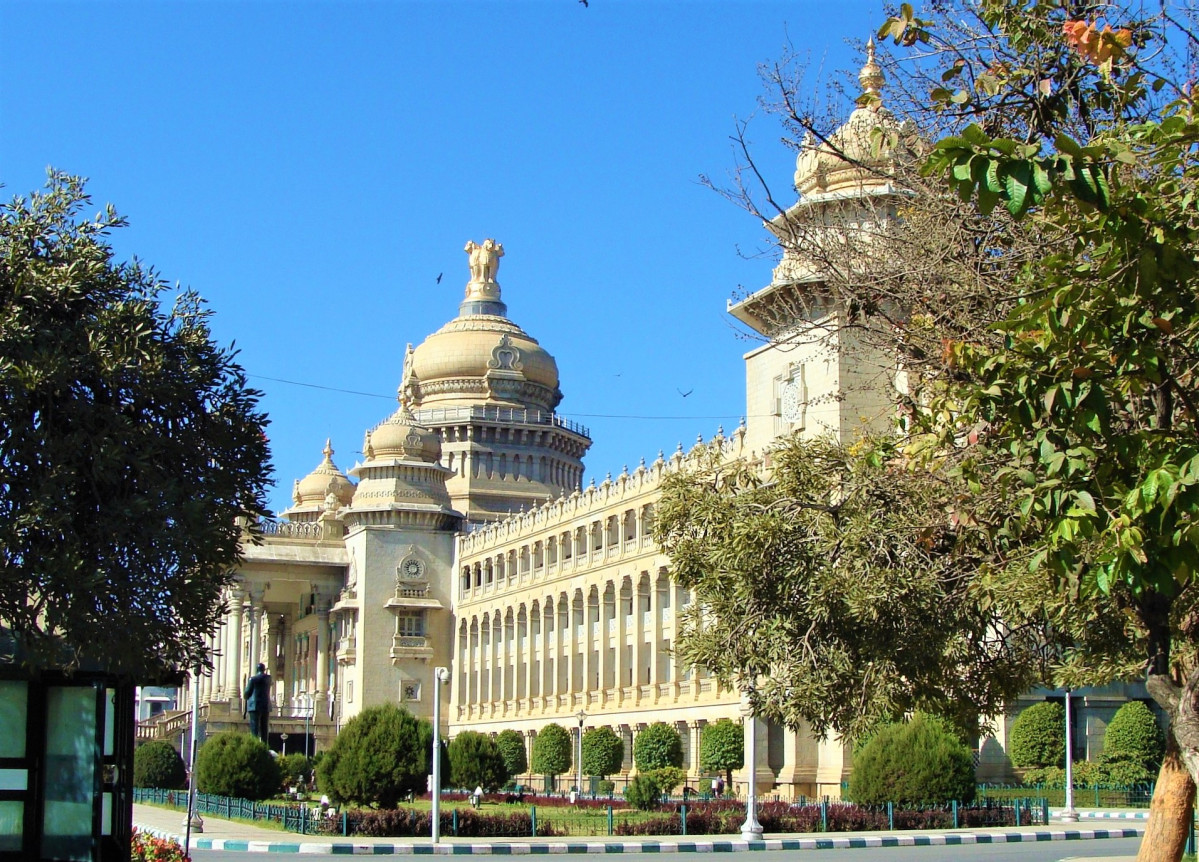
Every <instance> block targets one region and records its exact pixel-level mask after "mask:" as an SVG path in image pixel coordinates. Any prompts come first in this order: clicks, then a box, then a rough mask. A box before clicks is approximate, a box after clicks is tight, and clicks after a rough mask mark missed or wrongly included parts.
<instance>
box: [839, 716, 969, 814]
mask: <svg viewBox="0 0 1199 862" xmlns="http://www.w3.org/2000/svg"><path fill="white" fill-rule="evenodd" d="M974 791H975V783H974V759H973V756H972V754H971V753H970V749H969V748H967V747H966V745H965V744H964V743H963V742H962V741H961V740H960V739H958V737H957V734H956V733H955V732H954V731H953V730H952V728H951V727H950V725H949V724H948V723H946V722H944V721H941V720H939V719H936V718H933V717H932V716H927V715H923V714H921V713H917V714H916V715H914V716H913V717H912V719H911V721H908V722H903V723H894V724H888V725H886V726H884V727H882V728H880V729H879V731H878V732H877V733H876V734H875V735H874V738H873V739H871V740H870V742H868V743H867V744H866V747H865V748H864V749H862V752H861V754H860V755H859V756H857V757H856V758H854V764H853V773H852V774H851V776H850V780H849V795H850V798H851V799H852V800H853V801H854V802H857V803H860V804H863V805H880V804H882V803H884V802H894V803H895V804H896V805H902V806H908V807H915V806H920V805H943V804H945V803H947V802H952V801H954V800H957V801H959V802H970V801H972V800H973V799H974Z"/></svg>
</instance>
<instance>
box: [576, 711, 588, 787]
mask: <svg viewBox="0 0 1199 862" xmlns="http://www.w3.org/2000/svg"><path fill="white" fill-rule="evenodd" d="M575 718H577V719H578V720H579V747H578V751H579V760H578V770H577V771H578V773H579V786H578V790H579V795H580V796H582V795H583V722H584V721H586V720H587V713H585V712H584V711H583V710H581V709H580V710H579V712H578V714H577V715H575Z"/></svg>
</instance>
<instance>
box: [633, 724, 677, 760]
mask: <svg viewBox="0 0 1199 862" xmlns="http://www.w3.org/2000/svg"><path fill="white" fill-rule="evenodd" d="M633 763H634V764H635V765H636V767H637V771H638V772H651V771H653V770H655V769H663V768H665V767H668V766H675V767H678V766H682V765H683V740H682V737H680V736H679V732H678V730H676V729H675V727H674V726H673V725H669V724H667V723H666V722H664V721H655V722H654V723H653V724H651V725H649V726H648V727H646V728H645V730H643V731H641V732H640V733H638V734H637V736H636V738H635V739H634V740H633Z"/></svg>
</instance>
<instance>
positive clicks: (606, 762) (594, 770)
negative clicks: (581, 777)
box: [583, 725, 624, 778]
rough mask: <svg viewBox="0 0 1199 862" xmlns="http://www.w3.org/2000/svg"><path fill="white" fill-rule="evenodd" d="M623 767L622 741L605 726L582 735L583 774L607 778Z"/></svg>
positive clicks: (614, 732) (594, 728)
mask: <svg viewBox="0 0 1199 862" xmlns="http://www.w3.org/2000/svg"><path fill="white" fill-rule="evenodd" d="M622 766H624V740H623V739H621V738H620V737H619V736H617V735H616V731H614V730H613V729H612V728H610V727H608V726H607V725H605V726H603V727H593V728H591V729H589V730H588V731H587V732H586V733H584V734H583V772H584V773H586V774H587V775H595V776H599V777H600V778H607V777H608V776H609V775H612V774H613V773H615V772H620V769H621V767H622Z"/></svg>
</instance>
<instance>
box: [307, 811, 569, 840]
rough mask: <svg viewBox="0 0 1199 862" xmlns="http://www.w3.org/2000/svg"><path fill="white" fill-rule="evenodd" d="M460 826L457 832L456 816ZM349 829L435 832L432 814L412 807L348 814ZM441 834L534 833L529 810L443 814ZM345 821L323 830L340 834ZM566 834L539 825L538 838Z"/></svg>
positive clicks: (370, 833)
mask: <svg viewBox="0 0 1199 862" xmlns="http://www.w3.org/2000/svg"><path fill="white" fill-rule="evenodd" d="M455 813H456V814H457V817H458V827H457V830H456V831H455V829H454V815H455ZM345 817H346V822H345V828H346V833H347V834H349V835H362V836H366V837H371V838H418V837H421V838H427V837H428V836H429V834H430V833H431V831H432V827H433V818H432V814H431V812H428V811H416V810H414V809H411V808H396V809H394V810H386V811H371V810H368V809H356V810H354V811H347V812H346V815H345ZM440 819H441V834H442V835H455V834H456V835H457V836H458V837H460V838H529V837H531V836H532V834H533V818H532V814H531V813H530V812H528V811H513V812H511V813H507V814H501V813H494V814H488V813H484V812H481V811H471V810H459V811H457V812H453V811H443V812H441V818H440ZM341 830H342V823H341V818H335V819H332V820H327V821H324V822H322V823H321V824H320V831H322V832H326V833H330V834H337V835H340V834H341ZM562 834H563V833H562V832H560V831H558V830H556V829H555V828H554V827H553V826H552V825H551V824H549V823H541V822H539V823H538V824H537V837H538V838H557V837H561V836H562Z"/></svg>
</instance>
